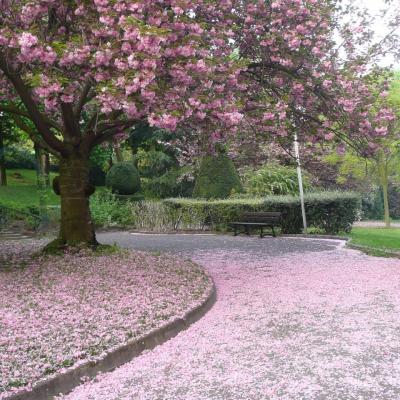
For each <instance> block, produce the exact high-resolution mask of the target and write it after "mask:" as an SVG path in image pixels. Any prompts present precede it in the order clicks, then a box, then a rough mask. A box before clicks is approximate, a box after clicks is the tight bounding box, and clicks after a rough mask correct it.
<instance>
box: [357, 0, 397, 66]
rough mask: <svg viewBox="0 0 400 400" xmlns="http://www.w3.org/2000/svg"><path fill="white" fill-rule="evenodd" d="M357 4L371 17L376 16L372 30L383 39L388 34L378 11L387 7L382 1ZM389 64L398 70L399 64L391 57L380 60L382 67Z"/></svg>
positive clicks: (366, 0)
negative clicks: (364, 8) (366, 10)
mask: <svg viewBox="0 0 400 400" xmlns="http://www.w3.org/2000/svg"><path fill="white" fill-rule="evenodd" d="M358 4H359V5H360V6H363V7H366V8H367V9H368V10H369V12H370V13H371V15H373V16H376V20H375V21H376V22H375V26H374V28H375V29H374V30H375V32H376V33H377V34H378V35H379V36H380V37H383V36H384V35H385V34H386V33H387V32H388V28H387V25H386V24H385V21H384V19H382V18H381V17H380V11H381V10H382V9H384V8H386V7H387V6H386V5H385V3H384V0H358ZM399 31H400V28H399ZM391 64H393V65H394V66H395V68H396V69H400V64H399V62H396V61H395V60H394V58H393V57H390V56H389V57H387V58H386V59H384V60H382V65H384V66H386V65H391Z"/></svg>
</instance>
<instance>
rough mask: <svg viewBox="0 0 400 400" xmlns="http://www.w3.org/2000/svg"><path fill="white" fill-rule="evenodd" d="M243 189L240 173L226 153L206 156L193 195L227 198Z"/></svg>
mask: <svg viewBox="0 0 400 400" xmlns="http://www.w3.org/2000/svg"><path fill="white" fill-rule="evenodd" d="M242 191H243V186H242V183H241V182H240V177H239V174H238V172H237V170H236V168H235V165H234V164H233V162H232V160H231V159H230V158H229V157H228V156H227V155H225V154H219V155H217V156H205V157H203V159H202V162H201V164H200V169H199V172H198V175H197V178H196V183H195V187H194V190H193V197H195V198H201V199H225V198H227V197H229V196H230V195H231V194H233V193H240V192H242Z"/></svg>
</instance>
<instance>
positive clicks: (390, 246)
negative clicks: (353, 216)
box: [350, 228, 400, 251]
mask: <svg viewBox="0 0 400 400" xmlns="http://www.w3.org/2000/svg"><path fill="white" fill-rule="evenodd" d="M350 236H351V238H352V243H354V244H358V245H361V246H368V247H371V248H376V249H387V250H396V251H400V228H391V229H385V228H353V230H352V233H351V235H350Z"/></svg>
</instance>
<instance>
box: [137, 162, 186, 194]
mask: <svg viewBox="0 0 400 400" xmlns="http://www.w3.org/2000/svg"><path fill="white" fill-rule="evenodd" d="M193 188H194V179H193V175H192V173H191V169H190V168H186V167H183V168H180V167H175V168H172V169H170V170H168V171H167V172H166V173H165V174H163V175H161V176H159V177H153V178H149V179H143V181H142V189H143V193H144V194H145V196H146V197H149V198H158V199H165V198H167V197H191V195H192V193H193Z"/></svg>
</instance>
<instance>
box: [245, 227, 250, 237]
mask: <svg viewBox="0 0 400 400" xmlns="http://www.w3.org/2000/svg"><path fill="white" fill-rule="evenodd" d="M245 230H246V235H247V236H250V229H249V227H248V226H246V228H245Z"/></svg>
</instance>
